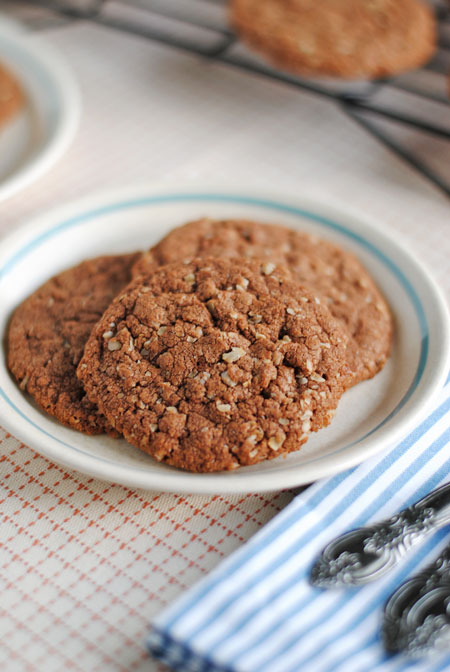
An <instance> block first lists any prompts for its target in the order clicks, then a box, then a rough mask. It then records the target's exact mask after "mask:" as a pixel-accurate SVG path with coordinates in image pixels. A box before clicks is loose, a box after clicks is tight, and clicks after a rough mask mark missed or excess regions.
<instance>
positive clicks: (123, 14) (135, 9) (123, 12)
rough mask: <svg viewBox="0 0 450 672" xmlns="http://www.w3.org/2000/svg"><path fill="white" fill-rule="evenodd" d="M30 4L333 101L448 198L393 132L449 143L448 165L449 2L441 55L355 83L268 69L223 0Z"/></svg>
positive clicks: (441, 8)
mask: <svg viewBox="0 0 450 672" xmlns="http://www.w3.org/2000/svg"><path fill="white" fill-rule="evenodd" d="M27 4H32V5H39V6H40V7H43V8H45V9H46V10H48V11H49V12H50V13H51V14H52V15H54V16H55V17H58V21H78V20H84V21H92V22H95V23H98V24H101V25H103V26H106V27H109V28H111V29H114V30H120V31H125V32H129V33H133V34H135V35H139V36H141V37H143V38H146V39H150V40H155V41H157V42H160V43H163V44H165V45H169V46H171V47H174V48H176V49H181V50H184V51H187V52H190V53H192V54H197V55H199V56H201V57H204V58H205V59H212V60H215V61H220V62H222V63H226V64H227V65H229V66H231V67H233V68H239V69H241V70H244V71H247V72H251V73H256V74H257V75H260V76H263V77H268V78H271V79H273V80H277V81H279V82H283V83H284V84H287V85H289V86H291V87H294V88H297V89H300V90H304V91H308V92H309V93H311V94H313V95H317V96H322V97H326V98H328V99H330V100H334V101H335V104H336V105H337V106H339V108H340V109H341V110H342V111H343V112H344V113H345V114H346V115H348V117H350V118H351V119H352V120H353V121H354V122H355V123H357V124H359V125H360V126H362V127H363V128H364V129H365V130H366V131H367V132H369V133H371V134H372V135H373V136H374V137H375V138H376V139H377V140H378V141H379V142H381V143H383V144H384V145H385V146H387V147H388V148H389V149H390V150H391V151H393V152H395V153H396V154H397V155H398V156H400V157H401V158H402V159H403V160H404V161H406V162H407V163H408V164H410V165H411V166H412V167H413V168H414V169H415V170H417V171H419V172H420V173H421V174H422V175H423V176H424V177H425V178H427V179H428V180H429V181H430V182H432V183H433V184H434V185H435V186H436V187H437V188H439V189H440V190H441V191H442V192H444V193H445V194H446V195H447V196H450V182H449V180H448V179H447V178H446V177H444V176H442V175H440V174H439V172H437V171H436V170H435V169H434V168H433V167H432V166H431V165H430V162H429V161H427V156H425V157H424V156H423V155H422V156H419V155H418V153H417V152H415V151H414V149H412V148H411V143H408V142H407V140H408V138H407V137H406V138H405V133H404V132H403V133H400V136H403V139H402V140H399V138H398V136H399V134H398V133H397V132H394V131H395V130H396V129H397V131H398V128H399V126H400V127H401V128H402V129H403V130H404V131H405V130H406V131H407V130H408V129H410V130H411V129H413V130H415V131H419V132H421V133H423V134H425V136H428V138H429V140H430V143H431V142H432V139H433V138H438V139H440V140H441V141H444V142H446V143H447V145H446V149H448V151H449V162H450V107H449V98H448V95H449V93H450V79H449V75H450V4H448V3H445V4H444V3H443V2H442V4H441V3H440V2H439V0H437V3H436V15H437V18H438V21H439V49H438V52H437V54H436V56H435V58H434V59H433V60H432V61H431V62H430V63H428V64H427V65H426V66H425V67H424V68H422V69H421V70H417V71H414V72H411V73H406V74H404V75H401V76H398V77H394V78H388V79H383V80H377V81H372V82H358V83H348V82H346V83H343V82H336V81H331V80H330V81H325V80H312V79H303V78H300V77H296V76H293V75H290V74H288V73H285V72H282V71H280V70H276V69H274V68H272V67H270V65H268V64H267V63H266V62H265V61H264V60H263V59H261V58H259V57H258V55H255V54H254V53H253V52H251V51H249V50H247V49H246V48H245V47H244V45H242V44H241V43H240V41H239V39H238V38H237V36H236V35H235V34H234V33H233V32H232V31H231V30H230V28H229V26H228V23H227V12H226V4H227V3H226V0H31V2H28V3H27ZM443 106H446V111H448V112H449V114H448V117H447V118H448V122H449V123H448V125H447V126H446V125H445V123H444V124H443V123H442V119H444V120H445V116H444V115H443V114H442V110H443ZM437 112H438V113H437ZM436 117H437V118H439V120H440V121H439V123H436V121H435V118H436ZM406 135H407V133H406ZM430 153H432V149H431V152H430ZM431 163H432V162H431Z"/></svg>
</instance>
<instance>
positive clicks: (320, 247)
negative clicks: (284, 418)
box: [133, 219, 392, 387]
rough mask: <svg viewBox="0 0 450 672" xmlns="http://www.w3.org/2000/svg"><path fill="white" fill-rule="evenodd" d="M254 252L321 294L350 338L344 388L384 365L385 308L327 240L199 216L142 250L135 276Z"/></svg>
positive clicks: (366, 279)
mask: <svg viewBox="0 0 450 672" xmlns="http://www.w3.org/2000/svg"><path fill="white" fill-rule="evenodd" d="M201 256H214V257H258V258H262V259H264V258H265V259H269V260H271V261H274V262H275V263H278V264H285V265H287V266H288V267H289V268H290V269H291V271H292V272H293V274H294V277H295V278H296V279H298V280H300V281H301V282H305V283H308V284H309V285H311V286H312V287H314V289H315V290H316V291H318V292H320V295H321V296H322V297H323V300H324V301H325V302H326V304H327V306H328V308H329V309H330V312H331V313H332V314H333V315H334V316H335V317H336V318H338V319H339V320H340V321H341V322H342V323H343V324H345V327H346V329H347V330H348V333H349V336H350V339H349V342H348V347H347V359H348V362H349V366H350V371H351V374H350V376H349V378H348V381H347V387H348V386H350V385H355V384H356V383H358V382H360V381H362V380H365V379H367V378H371V377H372V376H374V375H375V374H376V373H377V372H378V371H379V370H380V369H381V368H382V367H383V366H384V364H385V362H386V360H387V357H388V356H389V352H390V347H391V341H392V320H391V316H390V312H389V309H388V307H387V305H386V302H385V300H384V298H383V297H382V295H381V294H380V292H379V290H378V288H377V287H376V285H375V283H374V281H373V280H372V278H371V277H370V275H369V273H368V272H367V271H366V270H365V268H364V267H363V266H362V264H361V263H360V262H359V261H358V259H356V257H355V256H354V255H353V254H350V253H349V252H346V251H344V250H342V249H341V248H340V247H338V246H336V245H334V244H332V243H331V242H328V241H325V240H322V239H320V238H317V237H315V236H311V235H309V234H307V233H305V232H302V231H294V230H292V229H288V228H286V227H283V226H277V225H270V224H259V223H257V222H250V221H246V220H224V221H219V220H213V219H202V220H199V221H197V222H190V223H188V224H186V225H185V226H182V227H179V228H177V229H174V230H173V231H171V232H170V233H169V234H168V235H167V236H166V237H165V238H164V239H163V240H162V241H161V242H160V243H159V244H158V245H156V246H155V247H154V248H153V249H152V250H150V251H149V252H147V253H145V254H143V255H142V257H141V258H140V259H139V260H138V261H137V263H136V264H135V266H134V268H133V276H134V277H137V276H139V275H140V274H145V273H147V272H149V271H152V270H153V269H154V268H155V267H157V266H160V265H162V264H168V263H171V262H174V261H180V260H183V259H192V258H193V257H201Z"/></svg>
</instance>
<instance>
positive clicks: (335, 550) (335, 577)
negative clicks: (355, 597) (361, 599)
mask: <svg viewBox="0 0 450 672" xmlns="http://www.w3.org/2000/svg"><path fill="white" fill-rule="evenodd" d="M448 523H450V483H447V484H446V485H443V486H442V487H440V488H438V489H437V490H433V492H431V493H430V494H429V495H427V496H426V497H423V498H422V499H420V500H419V501H418V502H416V503H415V504H413V505H412V506H410V507H408V508H407V509H404V510H403V511H401V512H400V513H398V514H397V515H395V516H393V517H392V518H389V519H388V520H384V521H382V522H380V523H377V524H375V525H372V526H370V527H360V528H358V529H356V530H353V531H351V532H347V533H346V534H343V535H341V536H339V537H337V539H335V540H334V541H332V542H331V543H329V544H328V546H326V547H325V549H324V550H323V551H322V554H321V555H320V556H319V558H318V559H317V561H316V563H315V564H314V566H313V568H312V570H311V575H310V582H311V583H312V585H314V586H317V587H318V588H341V587H342V586H351V585H354V586H357V585H362V584H364V583H369V582H370V581H374V580H375V579H378V578H379V577H380V576H383V575H384V574H386V572H388V571H389V570H390V569H391V568H392V567H394V565H396V564H397V562H398V561H399V560H400V558H402V557H403V556H404V555H405V554H406V553H407V552H408V551H409V549H410V548H412V546H414V545H415V544H417V543H418V542H420V541H422V540H423V539H424V538H425V537H426V535H427V534H429V533H430V532H434V531H435V530H437V529H438V528H440V527H443V526H444V525H447V524H448Z"/></svg>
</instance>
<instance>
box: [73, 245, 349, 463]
mask: <svg viewBox="0 0 450 672" xmlns="http://www.w3.org/2000/svg"><path fill="white" fill-rule="evenodd" d="M111 325H114V327H111ZM346 338H347V337H346V333H345V330H344V329H343V328H342V327H341V325H340V324H339V323H338V322H337V321H336V320H335V319H334V318H333V317H332V315H331V314H330V312H329V311H328V309H327V308H326V306H324V305H322V304H321V303H320V302H319V301H318V300H317V297H315V295H314V294H313V293H312V292H311V291H310V290H308V289H306V288H305V287H303V286H302V285H301V284H300V283H298V282H296V281H294V280H293V279H292V275H291V273H290V271H289V270H288V269H287V268H283V267H279V266H277V265H276V264H275V263H272V262H270V261H267V260H265V261H257V260H245V259H236V260H232V259H217V258H203V259H197V260H193V261H191V262H189V263H174V264H169V265H167V266H163V267H161V268H158V269H156V270H155V271H154V272H153V273H152V274H151V275H150V276H148V277H147V278H140V279H138V280H136V281H135V282H134V283H131V284H130V285H129V286H128V287H127V288H126V289H125V290H124V292H123V293H122V294H121V295H120V296H118V297H117V298H116V299H115V300H114V301H113V303H112V304H111V305H110V306H109V308H108V309H107V310H106V312H105V314H104V315H103V317H102V319H101V320H100V322H99V323H98V324H97V325H96V326H95V327H94V329H93V331H92V334H91V336H90V338H89V340H88V342H87V344H86V347H85V351H84V355H83V358H82V359H81V362H80V364H79V366H78V372H77V374H78V376H79V378H80V380H81V382H82V384H83V386H84V388H85V389H86V391H87V393H88V395H89V398H90V399H91V401H92V402H93V403H95V404H97V405H98V408H99V409H100V411H101V412H102V413H103V414H104V415H105V416H106V417H107V419H108V420H109V422H110V423H111V425H112V426H113V427H115V428H116V429H117V430H118V431H119V432H120V433H122V434H123V435H124V437H125V438H126V439H127V440H128V441H129V442H130V443H132V444H134V445H135V446H137V447H139V448H141V449H142V450H144V451H146V452H147V453H149V454H150V455H152V456H153V457H154V458H155V459H156V460H158V461H162V462H166V463H167V464H170V465H173V466H176V467H180V468H182V469H186V470H189V471H195V472H212V471H219V470H229V469H234V468H236V467H238V466H240V465H250V464H255V463H257V462H260V461H262V460H265V459H271V458H274V457H277V456H278V455H281V454H284V453H289V452H291V451H295V450H298V449H299V448H300V446H301V445H302V444H303V443H305V441H306V440H307V438H308V436H309V434H310V432H311V431H316V430H318V429H320V428H321V427H324V426H326V425H328V423H329V422H330V419H331V417H332V416H333V415H334V412H335V408H336V406H337V403H338V400H339V398H340V396H341V394H342V392H343V384H342V381H343V379H344V378H345V376H346V375H347V368H348V367H347V362H346V355H345V352H346Z"/></svg>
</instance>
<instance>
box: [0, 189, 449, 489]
mask: <svg viewBox="0 0 450 672" xmlns="http://www.w3.org/2000/svg"><path fill="white" fill-rule="evenodd" d="M205 215H208V216H211V217H216V218H231V217H235V218H248V219H255V220H259V221H267V222H278V223H282V224H285V225H288V226H291V227H293V228H295V227H298V228H301V229H305V230H308V231H311V232H314V233H316V234H318V235H319V236H322V237H326V238H328V239H331V240H333V241H335V242H337V243H338V244H340V245H342V246H343V247H345V248H347V249H349V250H352V251H353V252H355V253H356V254H357V255H358V257H359V258H360V259H361V260H362V262H363V263H364V264H365V266H366V267H367V268H368V270H369V271H370V272H371V273H372V275H373V277H374V278H375V280H376V281H377V283H378V285H379V287H380V288H381V290H382V291H383V293H384V294H385V296H386V297H387V299H388V301H389V304H390V306H391V309H392V312H393V315H394V319H395V330H396V331H395V342H394V347H393V352H392V356H391V358H390V359H389V361H388V363H387V365H386V367H385V368H384V369H383V371H382V372H381V373H380V374H378V375H377V376H375V378H373V379H372V380H370V381H365V382H363V383H360V384H359V385H357V386H356V387H354V388H352V389H351V390H349V391H347V392H346V393H345V394H344V396H343V398H342V399H341V401H340V404H339V408H338V411H337V414H336V417H335V418H334V420H333V422H332V423H331V425H330V426H329V427H327V428H326V429H323V430H321V431H320V432H318V433H316V434H314V435H312V436H311V438H310V439H309V441H308V443H307V444H306V445H305V446H304V447H303V448H302V449H301V450H300V451H299V452H298V453H292V454H290V455H288V456H287V457H285V458H283V457H279V458H277V459H275V460H272V461H267V462H263V463H261V464H258V465H254V466H251V467H242V468H240V469H237V470H235V471H233V472H227V473H223V472H222V473H216V474H191V473H187V472H183V471H180V470H178V469H175V468H173V467H169V466H167V465H164V464H160V463H158V462H156V461H154V460H153V459H152V458H151V457H149V456H148V455H146V454H144V453H142V452H141V451H139V450H138V449H137V448H134V447H133V446H130V445H129V444H127V443H126V442H125V441H124V440H115V439H110V438H108V437H106V436H85V435H82V434H80V433H78V432H76V431H74V430H71V429H68V428H66V427H63V426H62V425H60V424H59V423H58V422H57V421H56V420H54V419H53V418H51V417H49V416H47V415H46V414H45V413H44V412H43V411H41V410H40V409H39V408H38V407H37V406H36V405H34V404H33V402H32V401H31V399H30V398H29V397H28V396H26V395H24V394H23V393H22V392H21V391H20V390H19V388H18V387H17V385H16V384H15V382H14V381H13V380H12V378H11V376H10V375H9V373H8V371H7V368H6V363H5V352H3V356H2V358H1V361H0V423H1V424H2V425H4V427H5V428H6V429H7V430H8V431H10V432H11V433H12V434H14V435H15V436H17V437H18V438H20V439H21V440H22V441H24V442H25V443H27V444H28V445H30V446H31V447H33V448H34V449H35V450H37V451H38V452H39V453H41V454H43V455H46V456H47V457H49V458H50V459H52V460H54V461H55V462H59V463H61V464H63V465H65V466H67V467H70V468H73V469H77V470H79V471H81V472H84V473H87V474H91V475H93V476H96V477H98V478H101V479H104V480H109V481H114V482H117V483H122V484H124V485H128V486H132V487H139V488H146V489H151V490H163V491H170V492H184V493H233V492H255V491H256V492H263V491H269V490H278V489H281V488H287V487H294V486H298V485H301V484H304V483H309V482H311V481H314V480H316V479H318V478H321V477H324V476H330V475H332V474H334V473H336V472H338V471H342V470H344V469H347V468H349V467H351V466H353V465H356V464H358V463H360V462H362V461H364V460H365V459H367V458H368V457H370V456H371V455H374V454H375V453H376V452H378V451H380V450H383V449H384V448H387V447H389V446H391V445H393V444H394V443H395V442H397V441H398V440H399V439H401V438H402V437H403V436H404V435H405V434H406V433H407V431H408V429H410V428H411V427H412V426H414V425H415V424H417V423H418V421H419V419H420V417H421V416H422V415H423V413H424V411H425V410H426V407H427V405H428V404H429V402H430V401H431V399H432V397H433V395H434V393H435V392H436V391H437V390H438V389H439V388H440V387H441V386H442V385H443V383H444V382H445V379H446V376H447V374H448V369H449V366H450V345H449V342H450V331H449V318H448V314H447V309H446V306H445V303H444V300H443V299H442V297H441V295H440V292H439V290H438V289H437V288H436V286H435V284H434V282H433V281H432V279H431V278H430V276H429V275H428V273H427V272H426V270H425V269H424V268H423V267H422V265H421V264H420V263H419V262H418V261H417V260H416V259H415V258H414V257H413V256H412V255H411V254H410V253H409V252H408V251H407V250H406V249H405V247H404V245H403V244H401V243H398V242H396V241H395V240H393V239H392V238H391V236H390V235H388V234H387V233H383V231H382V230H381V229H380V228H379V227H377V226H376V225H375V224H371V223H369V222H367V221H365V220H364V219H363V218H360V217H359V216H355V215H351V214H349V213H346V212H345V211H341V210H340V209H336V208H331V207H326V208H325V207H323V206H321V205H319V204H317V203H310V202H308V201H307V200H306V199H302V198H300V197H291V196H278V195H271V194H268V193H264V194H257V193H254V192H250V191H249V192H245V191H236V190H233V191H227V190H224V189H211V188H204V189H201V188H199V187H198V186H197V187H195V186H192V185H190V186H189V187H185V186H179V187H174V188H170V187H156V188H150V187H148V188H147V187H142V188H133V189H130V190H126V191H124V192H123V193H120V194H118V193H112V194H103V195H100V196H94V197H92V198H89V199H86V200H83V201H82V202H78V203H73V204H70V205H68V206H65V207H63V208H60V209H58V210H57V211H53V212H49V213H46V214H45V215H43V216H41V217H39V218H38V219H35V220H33V221H32V222H30V223H29V224H28V225H25V226H23V227H21V229H20V230H18V231H16V232H14V233H13V234H12V235H10V236H9V238H8V239H6V240H5V241H4V242H3V243H2V246H1V252H0V330H1V333H2V335H4V334H5V330H6V328H7V322H8V318H9V316H10V314H11V312H12V310H13V309H14V308H15V306H17V304H18V303H20V301H22V300H23V299H24V298H25V297H26V296H27V295H28V294H30V293H31V292H32V291H33V290H35V289H36V288H37V287H38V286H39V285H40V284H41V283H42V282H43V281H45V280H46V279H47V278H49V277H50V276H52V275H54V274H55V273H57V272H59V271H61V270H62V269H64V268H67V267H68V266H71V265H73V264H76V263H78V262H80V261H82V260H83V259H85V258H88V257H93V256H96V255H101V254H107V253H122V252H128V251H132V250H135V249H143V248H147V247H148V246H149V245H151V244H153V243H155V242H156V241H157V240H158V239H160V238H161V237H162V236H163V235H164V234H165V233H166V232H167V231H168V230H169V229H170V228H173V227H174V226H178V225H180V224H183V223H184V222H186V221H188V220H191V219H195V218H198V217H202V216H205Z"/></svg>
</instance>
